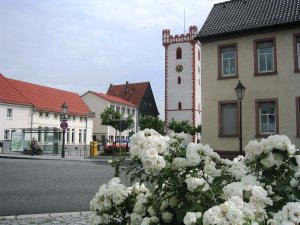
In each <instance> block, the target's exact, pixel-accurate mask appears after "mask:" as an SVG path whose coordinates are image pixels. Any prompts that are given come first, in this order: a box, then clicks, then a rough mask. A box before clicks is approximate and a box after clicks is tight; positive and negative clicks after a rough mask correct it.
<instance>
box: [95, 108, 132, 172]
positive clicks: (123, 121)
mask: <svg viewBox="0 0 300 225" xmlns="http://www.w3.org/2000/svg"><path fill="white" fill-rule="evenodd" d="M101 120H102V122H101V124H102V125H106V126H112V127H114V128H115V130H116V131H117V130H118V131H119V132H122V131H124V130H127V129H128V128H130V127H132V124H133V118H132V116H131V115H128V117H124V114H123V113H121V112H119V111H117V110H114V109H112V108H110V107H106V109H105V110H104V111H103V112H102V113H101ZM124 160H125V157H124V156H123V155H122V151H121V146H119V153H118V159H115V160H114V161H113V162H112V163H111V165H112V166H114V167H115V177H119V174H120V165H121V163H122V162H123V161H124Z"/></svg>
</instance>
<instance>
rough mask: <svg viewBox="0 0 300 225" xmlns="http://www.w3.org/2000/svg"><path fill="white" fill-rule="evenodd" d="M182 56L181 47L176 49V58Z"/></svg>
mask: <svg viewBox="0 0 300 225" xmlns="http://www.w3.org/2000/svg"><path fill="white" fill-rule="evenodd" d="M181 58H182V51H181V48H177V49H176V59H181Z"/></svg>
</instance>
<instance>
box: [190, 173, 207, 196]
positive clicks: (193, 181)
mask: <svg viewBox="0 0 300 225" xmlns="http://www.w3.org/2000/svg"><path fill="white" fill-rule="evenodd" d="M185 182H186V184H187V189H188V190H189V191H190V192H193V191H194V190H195V189H196V188H198V187H202V191H203V192H206V191H207V190H208V189H209V185H208V183H207V182H206V181H205V180H204V179H203V178H197V177H191V176H190V175H189V176H188V177H187V178H186V179H185Z"/></svg>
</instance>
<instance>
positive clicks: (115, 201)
mask: <svg viewBox="0 0 300 225" xmlns="http://www.w3.org/2000/svg"><path fill="white" fill-rule="evenodd" d="M130 193H131V189H130V188H127V187H125V186H124V185H123V184H121V182H120V179H119V178H118V177H114V178H112V179H111V180H110V181H109V182H108V183H107V184H103V185H101V187H100V188H99V191H98V192H97V193H96V195H95V197H94V198H93V199H92V200H91V202H90V208H91V210H92V211H93V214H92V216H91V222H92V224H105V223H107V222H108V221H109V220H110V219H111V217H110V215H109V214H107V213H106V212H108V211H109V210H111V209H112V208H114V209H116V208H118V206H120V205H121V204H122V203H123V202H124V201H125V199H126V198H127V197H128V195H129V194H130Z"/></svg>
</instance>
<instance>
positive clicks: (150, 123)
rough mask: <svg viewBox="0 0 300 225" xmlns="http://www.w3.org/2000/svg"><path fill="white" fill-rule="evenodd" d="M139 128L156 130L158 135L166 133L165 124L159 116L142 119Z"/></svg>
mask: <svg viewBox="0 0 300 225" xmlns="http://www.w3.org/2000/svg"><path fill="white" fill-rule="evenodd" d="M139 126H140V129H141V130H145V129H146V128H148V129H154V130H156V131H157V132H158V133H160V134H163V133H164V122H163V121H162V120H161V119H159V117H158V116H149V115H148V116H145V117H142V118H141V119H140V120H139Z"/></svg>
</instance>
